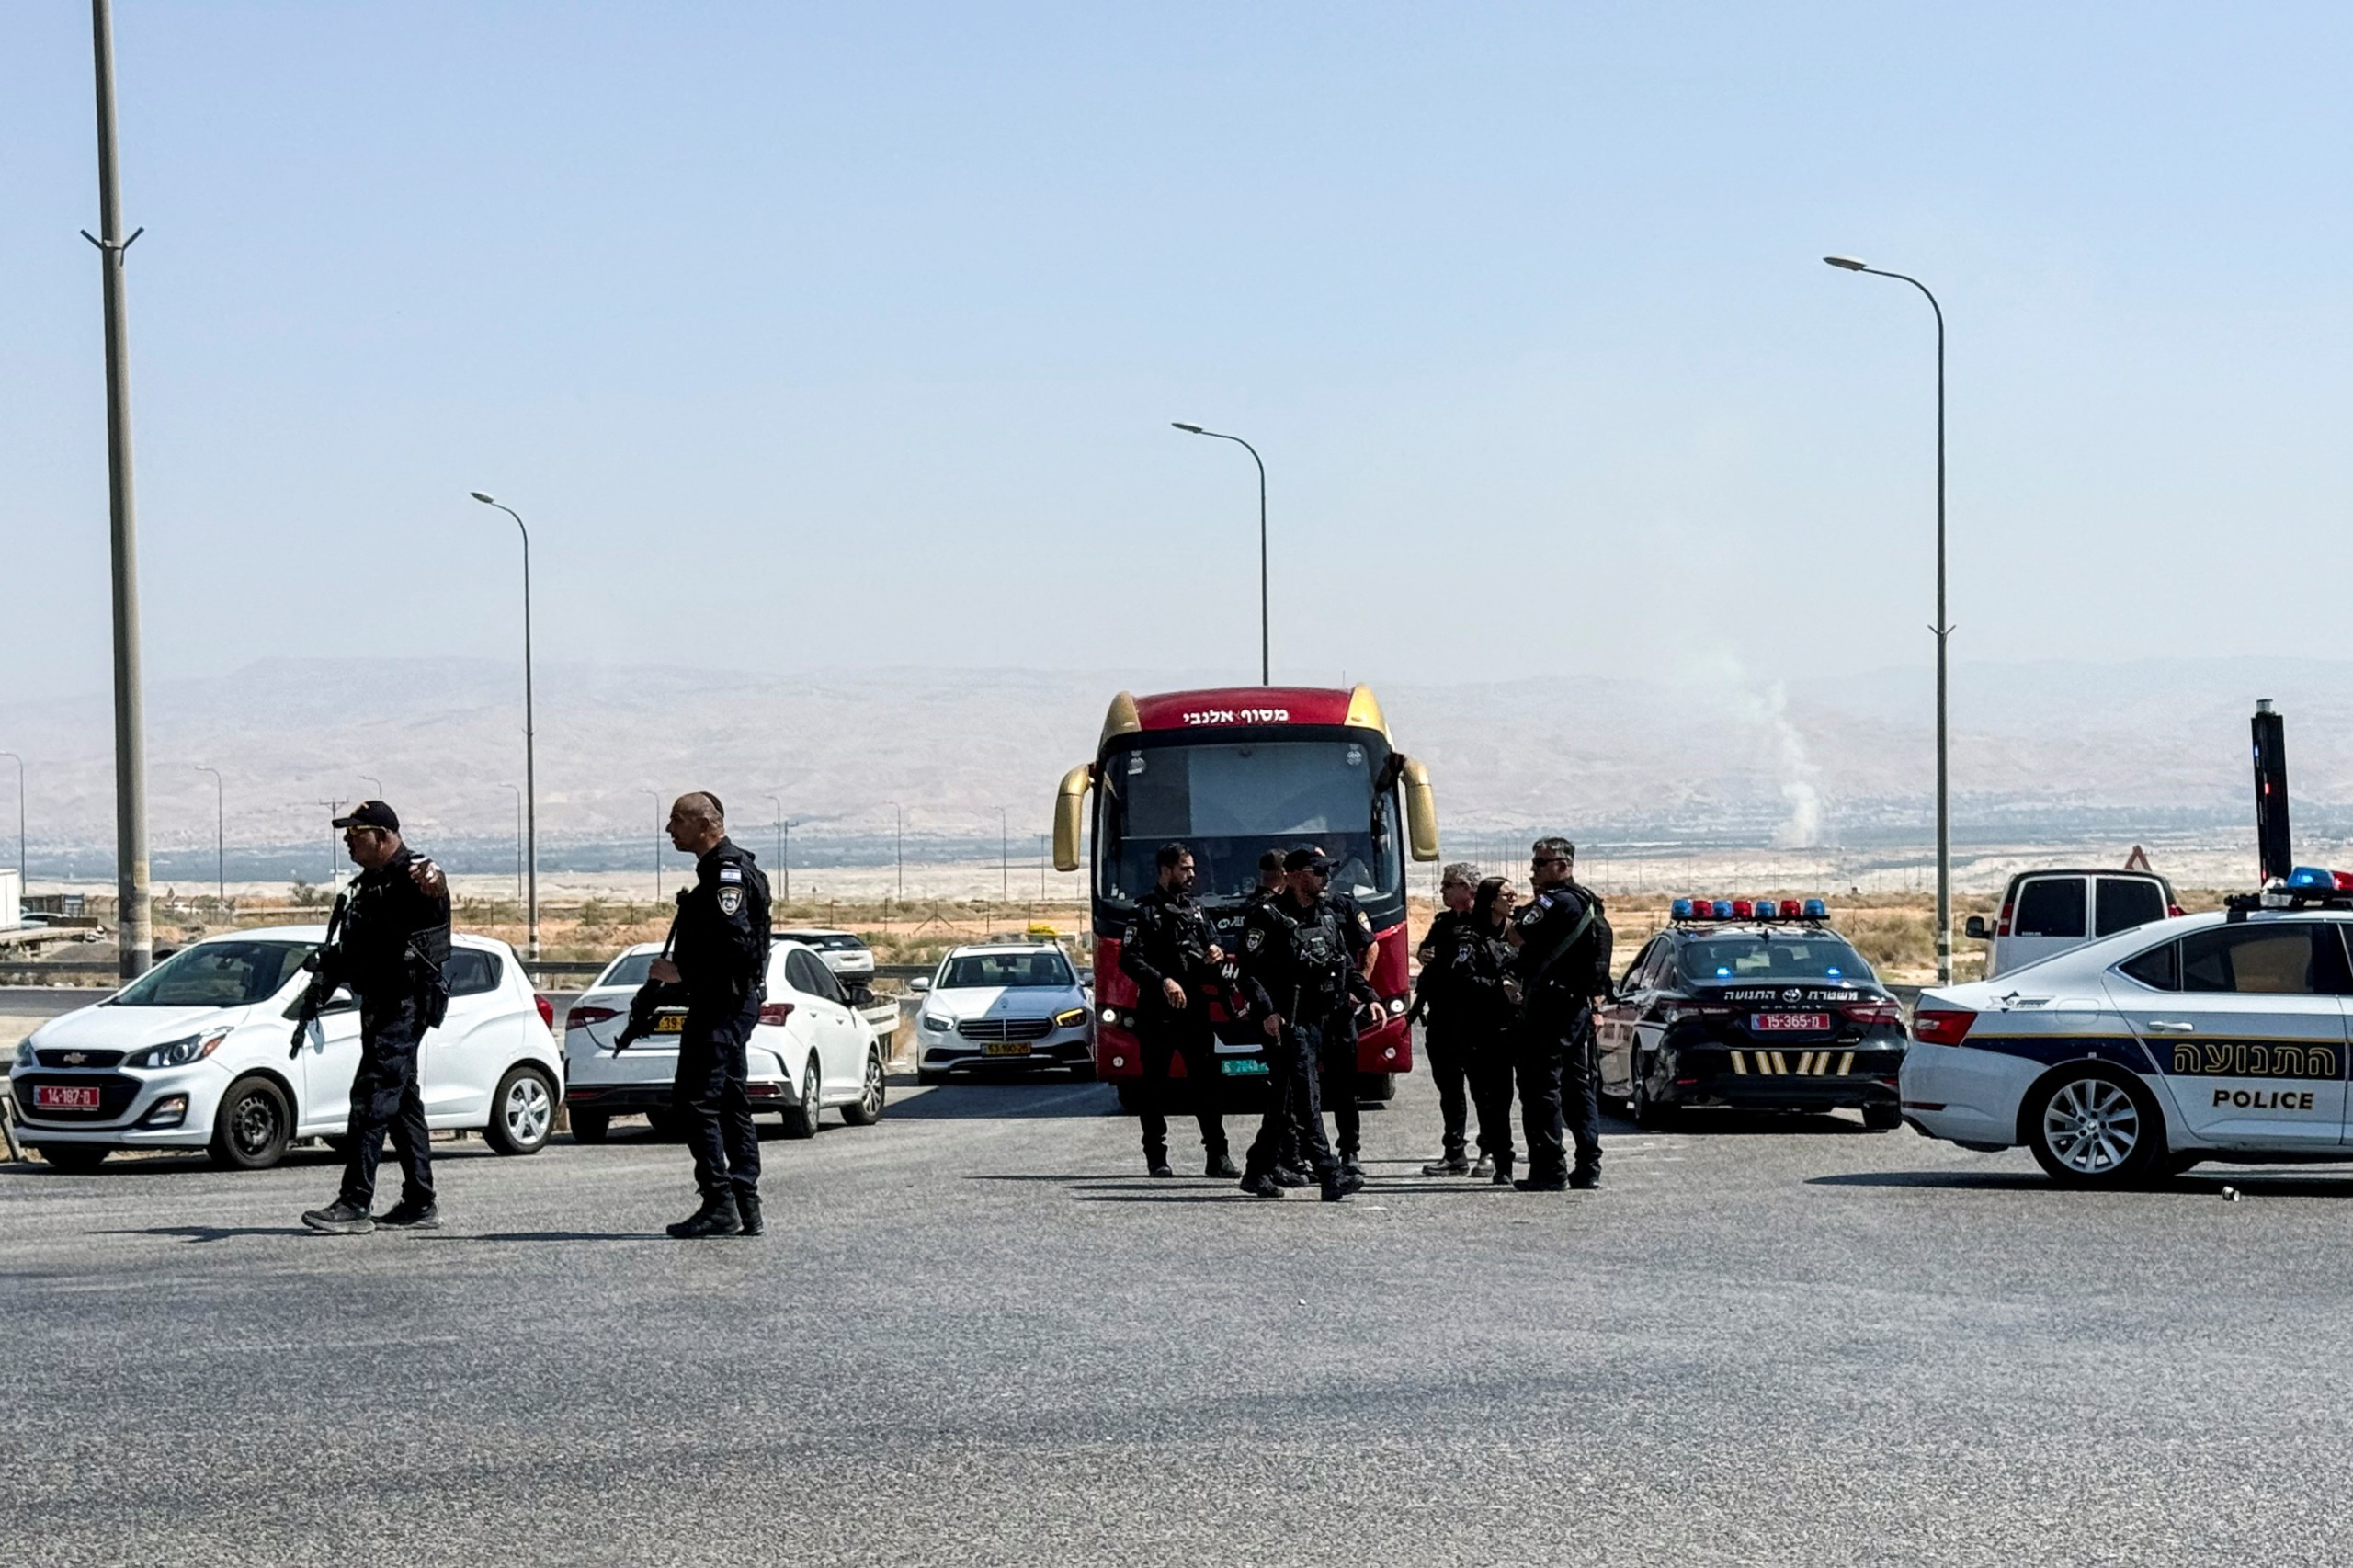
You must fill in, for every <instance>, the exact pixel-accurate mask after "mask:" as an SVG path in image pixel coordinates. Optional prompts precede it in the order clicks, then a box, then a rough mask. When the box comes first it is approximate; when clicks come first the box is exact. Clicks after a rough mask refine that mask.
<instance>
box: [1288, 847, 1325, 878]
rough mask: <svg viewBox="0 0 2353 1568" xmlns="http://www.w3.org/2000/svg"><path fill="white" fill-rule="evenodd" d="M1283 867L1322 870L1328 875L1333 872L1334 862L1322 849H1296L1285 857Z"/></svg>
mask: <svg viewBox="0 0 2353 1568" xmlns="http://www.w3.org/2000/svg"><path fill="white" fill-rule="evenodd" d="M1283 869H1284V870H1286V871H1321V872H1323V873H1324V875H1325V876H1327V877H1328V876H1330V875H1331V874H1332V862H1331V860H1330V859H1329V858H1326V857H1325V855H1324V851H1322V850H1321V849H1294V850H1292V851H1291V852H1290V854H1288V855H1286V856H1284V857H1283Z"/></svg>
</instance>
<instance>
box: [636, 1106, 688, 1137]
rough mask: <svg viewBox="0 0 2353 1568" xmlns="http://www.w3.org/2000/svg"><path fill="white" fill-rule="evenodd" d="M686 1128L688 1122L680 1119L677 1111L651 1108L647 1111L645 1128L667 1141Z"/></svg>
mask: <svg viewBox="0 0 2353 1568" xmlns="http://www.w3.org/2000/svg"><path fill="white" fill-rule="evenodd" d="M685 1128H686V1123H684V1122H683V1121H680V1120H679V1119H678V1113H677V1112H676V1111H672V1110H649V1111H647V1112H646V1113H645V1130H646V1131H648V1132H651V1133H653V1134H654V1137H656V1138H659V1139H661V1140H662V1141H663V1142H665V1143H666V1142H669V1141H670V1140H672V1139H674V1138H676V1137H677V1136H678V1134H679V1133H680V1132H682V1131H685Z"/></svg>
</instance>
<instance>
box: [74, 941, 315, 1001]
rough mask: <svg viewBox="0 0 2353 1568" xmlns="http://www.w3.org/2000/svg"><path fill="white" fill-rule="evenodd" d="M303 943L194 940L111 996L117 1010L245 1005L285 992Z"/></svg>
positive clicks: (303, 954) (305, 950)
mask: <svg viewBox="0 0 2353 1568" xmlns="http://www.w3.org/2000/svg"><path fill="white" fill-rule="evenodd" d="M311 948H312V944H310V943H308V942H199V943H198V944H197V945H196V946H195V947H192V948H189V949H186V950H184V951H181V952H178V953H175V954H173V955H172V956H171V957H170V958H168V959H165V960H164V961H163V962H162V963H159V964H157V965H156V966H155V967H154V968H153V969H151V970H149V971H147V972H146V973H145V974H142V975H141V976H140V977H139V978H138V979H137V980H134V981H132V982H131V983H130V984H128V985H126V986H124V987H123V988H122V990H121V991H119V993H117V994H116V995H115V997H114V999H113V1002H112V1004H111V1005H112V1006H117V1007H250V1006H253V1005H254V1004H255V1003H256V1002H267V1001H268V1000H269V999H270V998H271V997H273V996H275V995H277V994H278V992H279V991H281V990H283V989H284V988H285V985H286V983H287V982H288V981H290V980H291V979H293V978H294V976H295V974H296V973H297V972H298V971H301V967H302V960H304V959H305V958H308V957H309V956H310V954H311Z"/></svg>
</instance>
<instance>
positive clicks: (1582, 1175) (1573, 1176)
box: [1569, 1165, 1601, 1192]
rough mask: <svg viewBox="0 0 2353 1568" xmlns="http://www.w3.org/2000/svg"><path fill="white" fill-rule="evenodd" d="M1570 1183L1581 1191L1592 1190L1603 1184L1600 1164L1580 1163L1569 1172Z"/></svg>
mask: <svg viewBox="0 0 2353 1568" xmlns="http://www.w3.org/2000/svg"><path fill="white" fill-rule="evenodd" d="M1569 1185H1570V1186H1571V1187H1574V1188H1575V1189H1576V1190H1577V1191H1579V1192H1591V1191H1593V1190H1594V1189H1595V1188H1596V1187H1599V1186H1600V1185H1601V1167H1600V1166H1599V1165H1579V1166H1578V1167H1577V1168H1576V1169H1574V1170H1573V1171H1571V1172H1570V1173H1569Z"/></svg>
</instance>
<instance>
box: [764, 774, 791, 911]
mask: <svg viewBox="0 0 2353 1568" xmlns="http://www.w3.org/2000/svg"><path fill="white" fill-rule="evenodd" d="M768 804H770V805H772V806H774V807H775V808H776V874H777V902H778V903H779V904H785V903H791V902H792V862H791V861H790V860H788V859H786V858H784V851H785V846H786V845H787V844H789V843H790V841H791V834H792V824H790V823H789V822H787V821H785V820H784V802H783V801H780V800H779V799H778V798H777V797H776V796H774V795H770V796H769V797H768Z"/></svg>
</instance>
